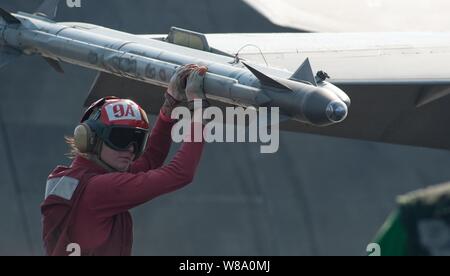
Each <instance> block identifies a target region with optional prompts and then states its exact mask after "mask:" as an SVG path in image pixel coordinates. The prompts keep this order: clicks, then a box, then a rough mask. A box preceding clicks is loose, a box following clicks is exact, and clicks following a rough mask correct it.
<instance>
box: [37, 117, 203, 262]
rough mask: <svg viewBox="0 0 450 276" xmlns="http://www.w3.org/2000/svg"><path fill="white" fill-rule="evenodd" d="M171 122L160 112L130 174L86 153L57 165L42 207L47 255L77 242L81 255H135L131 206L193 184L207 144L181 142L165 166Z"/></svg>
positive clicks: (58, 252) (48, 183)
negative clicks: (110, 168)
mask: <svg viewBox="0 0 450 276" xmlns="http://www.w3.org/2000/svg"><path fill="white" fill-rule="evenodd" d="M172 126H173V123H171V122H170V121H169V120H168V118H165V117H163V116H161V115H160V117H159V118H158V120H157V122H156V124H155V127H154V128H153V130H152V133H151V135H150V138H149V145H148V148H147V150H146V152H145V153H144V155H143V156H142V157H141V158H140V159H138V160H137V161H136V162H134V163H133V164H132V166H131V168H130V170H129V172H127V173H121V172H115V173H109V172H107V171H106V170H105V169H104V168H102V167H101V166H99V165H97V164H96V163H94V162H93V161H91V160H87V159H85V158H82V157H77V158H76V159H75V160H74V162H73V163H72V165H71V167H70V168H67V167H57V168H56V169H55V171H54V172H53V173H52V174H51V175H50V176H49V179H48V181H47V191H46V199H45V201H44V203H43V204H42V208H41V209H42V214H43V226H44V229H43V238H44V244H45V246H46V250H47V254H49V255H67V254H68V253H67V251H66V247H67V245H68V244H70V243H76V244H78V245H79V246H80V248H81V253H82V255H130V254H131V247H132V219H131V215H130V213H129V210H130V209H132V208H134V207H136V206H138V205H140V204H143V203H145V202H147V201H149V200H151V199H153V198H155V197H157V196H159V195H162V194H165V193H168V192H171V191H174V190H177V189H179V188H181V187H183V186H185V185H187V184H189V183H190V182H192V180H193V178H194V174H195V171H196V168H197V166H198V164H199V161H200V157H201V154H202V150H203V142H200V143H195V142H191V143H183V144H182V145H181V147H180V149H179V151H178V152H177V153H176V155H175V156H174V158H173V159H172V161H171V162H170V163H169V164H167V165H165V166H163V163H164V160H165V159H166V157H167V154H168V152H169V149H170V145H171V142H172V140H171V134H170V133H171V129H172Z"/></svg>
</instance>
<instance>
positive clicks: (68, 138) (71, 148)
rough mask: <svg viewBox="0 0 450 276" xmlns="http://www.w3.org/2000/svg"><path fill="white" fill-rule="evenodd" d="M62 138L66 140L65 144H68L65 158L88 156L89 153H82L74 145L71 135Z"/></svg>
mask: <svg viewBox="0 0 450 276" xmlns="http://www.w3.org/2000/svg"><path fill="white" fill-rule="evenodd" d="M64 140H65V141H66V144H67V145H68V146H69V152H68V153H66V154H65V156H67V158H69V159H75V158H77V157H78V156H81V157H84V158H88V157H89V155H88V154H87V153H82V152H80V150H79V149H78V148H77V146H76V145H75V139H74V138H73V136H64Z"/></svg>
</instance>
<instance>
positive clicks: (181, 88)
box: [161, 64, 198, 117]
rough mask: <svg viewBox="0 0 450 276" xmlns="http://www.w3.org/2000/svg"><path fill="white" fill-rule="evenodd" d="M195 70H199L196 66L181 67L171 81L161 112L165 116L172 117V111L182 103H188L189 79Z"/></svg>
mask: <svg viewBox="0 0 450 276" xmlns="http://www.w3.org/2000/svg"><path fill="white" fill-rule="evenodd" d="M195 68H198V66H197V65H195V64H188V65H184V66H180V67H179V68H178V69H177V71H176V72H175V74H174V75H173V76H172V78H171V79H170V82H169V87H168V88H167V93H165V95H164V96H165V98H166V100H165V101H164V104H163V106H162V107H161V111H162V113H163V114H164V115H165V116H167V117H170V115H171V113H172V110H173V109H174V108H175V107H177V106H178V105H179V104H180V103H181V102H184V101H186V92H185V89H186V82H187V77H188V76H189V74H190V73H191V72H192V71H193V70H194V69H195Z"/></svg>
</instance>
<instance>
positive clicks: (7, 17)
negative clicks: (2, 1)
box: [0, 8, 22, 25]
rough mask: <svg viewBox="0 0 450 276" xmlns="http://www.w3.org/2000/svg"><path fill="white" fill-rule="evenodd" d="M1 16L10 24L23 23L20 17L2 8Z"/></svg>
mask: <svg viewBox="0 0 450 276" xmlns="http://www.w3.org/2000/svg"><path fill="white" fill-rule="evenodd" d="M0 16H1V17H2V18H3V19H4V20H5V22H6V23H8V24H19V25H20V24H22V22H20V20H19V19H17V18H16V17H15V16H14V15H12V14H11V13H9V12H7V11H6V10H4V9H2V8H0Z"/></svg>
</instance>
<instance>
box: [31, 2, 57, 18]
mask: <svg viewBox="0 0 450 276" xmlns="http://www.w3.org/2000/svg"><path fill="white" fill-rule="evenodd" d="M58 4H59V0H45V1H44V2H42V4H41V5H40V6H39V8H38V9H37V10H36V12H35V14H37V15H44V16H45V17H47V18H49V19H55V17H56V13H57V12H58Z"/></svg>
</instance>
